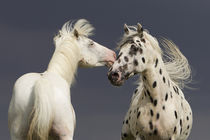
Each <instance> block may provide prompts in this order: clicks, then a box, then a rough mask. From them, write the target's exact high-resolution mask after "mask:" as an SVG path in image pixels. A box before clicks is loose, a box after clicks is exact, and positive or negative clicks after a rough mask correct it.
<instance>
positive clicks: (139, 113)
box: [137, 111, 141, 119]
mask: <svg viewBox="0 0 210 140" xmlns="http://www.w3.org/2000/svg"><path fill="white" fill-rule="evenodd" d="M140 115H141V112H140V111H139V112H138V114H137V119H138V118H139V116H140Z"/></svg>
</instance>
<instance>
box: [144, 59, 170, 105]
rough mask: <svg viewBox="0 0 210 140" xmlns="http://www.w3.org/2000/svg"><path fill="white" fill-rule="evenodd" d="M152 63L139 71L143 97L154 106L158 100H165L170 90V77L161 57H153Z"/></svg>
mask: <svg viewBox="0 0 210 140" xmlns="http://www.w3.org/2000/svg"><path fill="white" fill-rule="evenodd" d="M154 61H155V62H154V64H152V65H151V66H150V67H148V68H147V69H146V70H145V71H144V72H142V73H141V82H142V81H143V82H142V83H143V92H144V96H145V98H148V101H149V102H151V103H152V104H154V106H156V105H157V104H158V102H162V101H164V100H165V101H167V100H168V97H169V96H172V95H171V94H172V93H171V92H170V87H171V83H172V82H171V79H170V77H169V75H168V73H167V71H166V68H165V65H164V62H163V61H162V59H161V57H157V58H156V59H154Z"/></svg>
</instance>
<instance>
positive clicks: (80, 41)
mask: <svg viewBox="0 0 210 140" xmlns="http://www.w3.org/2000/svg"><path fill="white" fill-rule="evenodd" d="M92 31H93V27H92V26H91V25H90V24H89V23H88V21H87V20H84V19H80V20H78V21H77V22H76V23H75V25H74V27H73V26H72V24H71V23H69V22H67V23H66V24H64V26H63V27H62V29H61V30H60V31H59V34H58V35H57V36H56V37H55V38H54V42H55V46H56V48H55V52H54V54H53V56H52V59H51V60H50V63H49V65H48V68H47V70H46V71H45V72H44V73H28V74H25V75H23V76H21V77H20V78H19V79H18V80H17V81H16V83H15V85H14V89H13V95H12V99H11V102H10V106H9V111H8V120H9V129H10V135H11V139H12V140H25V139H27V140H34V139H36V140H48V139H59V140H72V139H73V134H74V128H75V124H76V119H75V112H74V109H73V107H72V104H71V96H70V88H69V87H70V86H71V84H72V82H73V80H74V75H75V73H76V71H77V67H78V64H79V66H83V67H96V66H104V65H108V66H110V65H111V64H113V62H114V60H115V57H116V55H115V53H114V52H113V51H111V50H109V49H108V48H105V47H104V46H102V45H100V44H98V43H96V42H94V41H93V40H91V39H89V38H88V36H89V35H91V34H92Z"/></svg>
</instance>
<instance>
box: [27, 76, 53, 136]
mask: <svg viewBox="0 0 210 140" xmlns="http://www.w3.org/2000/svg"><path fill="white" fill-rule="evenodd" d="M51 89H52V87H51V85H50V83H49V81H48V80H46V79H44V78H40V79H39V80H38V81H37V82H36V83H35V85H34V87H33V96H34V106H33V109H32V112H31V115H30V119H29V120H30V124H29V130H28V133H27V140H33V139H39V140H48V136H49V132H50V129H51V127H52V122H53V109H52V108H53V107H52V90H51Z"/></svg>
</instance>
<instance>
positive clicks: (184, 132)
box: [124, 89, 192, 139]
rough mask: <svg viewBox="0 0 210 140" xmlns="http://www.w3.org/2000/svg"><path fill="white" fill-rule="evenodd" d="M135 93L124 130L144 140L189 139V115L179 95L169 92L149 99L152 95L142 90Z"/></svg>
mask: <svg viewBox="0 0 210 140" xmlns="http://www.w3.org/2000/svg"><path fill="white" fill-rule="evenodd" d="M137 91H139V92H140V93H138V92H137V93H135V94H136V95H135V94H134V96H133V100H132V103H131V104H132V105H131V106H130V109H129V111H128V113H127V115H126V119H125V121H124V122H125V123H124V128H126V127H127V129H130V131H131V133H132V135H134V136H137V135H139V136H140V137H144V138H147V139H150V138H156V139H158V138H159V139H168V138H170V137H172V136H173V137H174V138H176V137H179V138H181V137H183V139H185V137H188V135H189V132H190V129H191V125H192V115H190V114H191V109H190V106H189V104H188V102H187V101H186V100H185V99H184V95H183V93H182V92H180V93H179V94H177V93H175V92H174V91H172V90H170V89H169V90H166V91H168V92H166V91H165V92H166V93H165V94H164V95H162V96H160V97H158V98H152V99H151V95H149V94H148V93H147V92H145V91H144V90H141V89H138V90H137ZM125 125H127V126H125Z"/></svg>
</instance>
